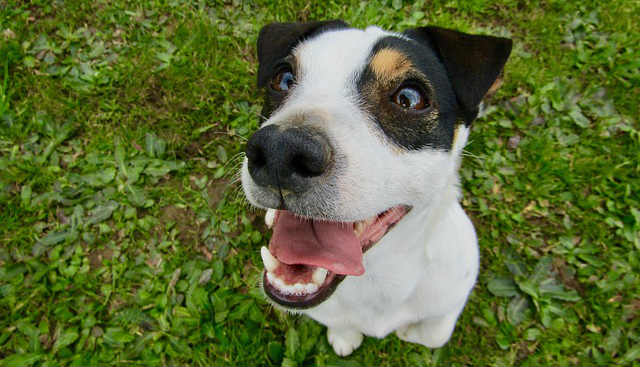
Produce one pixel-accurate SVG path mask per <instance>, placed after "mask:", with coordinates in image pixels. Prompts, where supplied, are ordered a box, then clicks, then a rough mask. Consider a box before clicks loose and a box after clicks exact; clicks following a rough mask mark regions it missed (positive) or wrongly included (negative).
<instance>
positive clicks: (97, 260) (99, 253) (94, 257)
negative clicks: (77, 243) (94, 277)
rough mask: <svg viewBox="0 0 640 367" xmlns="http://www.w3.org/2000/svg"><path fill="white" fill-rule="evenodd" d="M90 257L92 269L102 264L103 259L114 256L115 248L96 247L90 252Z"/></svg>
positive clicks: (109, 258)
mask: <svg viewBox="0 0 640 367" xmlns="http://www.w3.org/2000/svg"><path fill="white" fill-rule="evenodd" d="M88 257H89V265H90V266H91V269H92V270H93V269H97V268H99V267H101V266H102V261H104V260H111V258H113V250H112V249H110V248H104V249H95V250H92V251H91V252H89V256H88Z"/></svg>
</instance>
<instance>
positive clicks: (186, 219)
mask: <svg viewBox="0 0 640 367" xmlns="http://www.w3.org/2000/svg"><path fill="white" fill-rule="evenodd" d="M160 222H162V223H167V222H174V223H175V226H176V228H177V229H178V240H180V243H183V244H197V243H198V239H199V237H200V233H201V231H202V229H201V228H200V224H199V223H198V222H197V221H196V216H195V213H194V212H193V211H192V210H191V209H189V208H180V207H178V206H175V205H169V206H165V207H164V208H162V211H161V214H160ZM162 227H164V226H162Z"/></svg>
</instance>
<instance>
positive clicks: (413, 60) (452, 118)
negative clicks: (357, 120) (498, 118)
mask: <svg viewBox="0 0 640 367" xmlns="http://www.w3.org/2000/svg"><path fill="white" fill-rule="evenodd" d="M384 50H393V51H396V52H397V53H398V54H400V55H402V56H403V57H406V60H408V62H409V64H410V67H409V68H408V69H407V70H406V71H404V72H402V73H399V74H398V73H392V74H393V75H392V78H387V77H382V76H381V75H380V74H379V73H378V74H377V73H376V72H375V70H376V68H374V67H373V66H372V64H371V63H369V65H367V66H366V67H365V69H364V71H363V72H362V73H361V75H360V78H359V80H358V85H357V87H358V91H359V93H360V95H361V96H362V101H363V108H364V109H365V110H366V111H368V112H369V113H370V114H371V116H373V117H374V119H375V120H376V122H377V124H378V125H379V126H380V128H381V129H382V131H383V132H384V134H385V135H386V136H387V137H389V139H390V140H391V141H392V142H393V143H394V144H396V145H398V146H400V147H403V148H405V149H408V150H419V149H422V148H426V147H428V148H431V149H438V150H445V151H446V150H449V149H450V148H451V144H452V142H453V132H454V128H455V125H456V120H457V114H458V113H457V109H458V105H457V103H456V96H455V93H454V92H453V89H452V88H451V83H450V82H449V80H448V77H447V71H446V69H445V67H444V65H443V64H442V62H441V61H440V60H439V59H438V56H437V54H436V53H435V52H434V51H433V50H432V49H431V48H429V47H427V46H426V45H423V44H421V43H418V42H415V41H408V40H405V39H401V38H398V37H392V36H390V37H385V38H383V39H381V40H379V41H378V42H377V44H376V45H375V46H374V47H373V49H372V51H371V56H370V58H369V60H370V62H371V61H372V60H374V58H375V57H376V55H377V54H378V53H379V52H381V51H384ZM407 83H408V84H407ZM405 85H408V86H412V87H415V88H421V89H422V90H423V91H424V94H425V96H426V98H427V99H428V100H429V104H430V106H429V107H428V108H426V109H424V110H422V111H413V110H404V109H403V108H402V107H400V106H398V105H396V104H394V103H392V96H393V94H394V93H395V92H396V91H397V90H398V89H399V88H401V87H403V86H405Z"/></svg>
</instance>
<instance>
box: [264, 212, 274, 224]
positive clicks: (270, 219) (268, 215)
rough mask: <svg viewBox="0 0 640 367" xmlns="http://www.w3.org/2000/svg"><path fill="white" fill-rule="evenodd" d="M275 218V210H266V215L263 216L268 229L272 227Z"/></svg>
mask: <svg viewBox="0 0 640 367" xmlns="http://www.w3.org/2000/svg"><path fill="white" fill-rule="evenodd" d="M275 217H276V210H275V209H267V213H266V214H265V215H264V223H265V224H266V225H267V227H268V228H271V227H273V220H274V219H275Z"/></svg>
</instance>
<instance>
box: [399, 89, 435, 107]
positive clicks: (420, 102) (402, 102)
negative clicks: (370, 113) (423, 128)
mask: <svg viewBox="0 0 640 367" xmlns="http://www.w3.org/2000/svg"><path fill="white" fill-rule="evenodd" d="M391 101H392V102H393V103H395V104H397V105H398V106H400V107H402V108H404V109H406V110H416V111H419V110H423V109H425V108H427V107H429V101H428V100H427V99H426V98H425V96H424V94H423V93H422V92H421V91H420V90H419V89H416V88H412V87H404V88H401V89H399V90H398V91H397V92H396V93H395V94H394V95H393V96H392V97H391Z"/></svg>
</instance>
